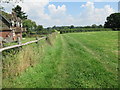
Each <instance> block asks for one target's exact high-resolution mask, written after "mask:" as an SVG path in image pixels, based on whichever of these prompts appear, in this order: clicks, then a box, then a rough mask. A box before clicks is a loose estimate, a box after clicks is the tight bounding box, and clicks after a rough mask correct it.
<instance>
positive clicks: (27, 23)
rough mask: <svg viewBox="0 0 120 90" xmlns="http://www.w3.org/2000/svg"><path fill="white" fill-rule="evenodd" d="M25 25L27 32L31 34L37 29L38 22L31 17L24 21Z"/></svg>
mask: <svg viewBox="0 0 120 90" xmlns="http://www.w3.org/2000/svg"><path fill="white" fill-rule="evenodd" d="M23 27H25V28H26V30H27V31H26V33H27V34H28V35H30V34H31V33H32V32H34V31H36V27H37V25H36V23H35V22H34V21H32V20H30V19H26V20H24V21H23Z"/></svg>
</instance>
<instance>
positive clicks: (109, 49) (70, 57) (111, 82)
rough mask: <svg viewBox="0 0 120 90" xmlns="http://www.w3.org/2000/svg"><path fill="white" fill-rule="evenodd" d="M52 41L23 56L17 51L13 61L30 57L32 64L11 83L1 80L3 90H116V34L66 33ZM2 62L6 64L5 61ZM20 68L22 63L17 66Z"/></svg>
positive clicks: (30, 50)
mask: <svg viewBox="0 0 120 90" xmlns="http://www.w3.org/2000/svg"><path fill="white" fill-rule="evenodd" d="M54 37H55V36H54ZM54 37H51V38H50V37H49V39H48V41H47V42H44V41H43V42H44V43H42V44H41V43H40V47H36V45H35V44H33V45H32V46H35V47H32V46H29V47H28V48H27V47H25V49H23V50H24V52H25V53H23V52H22V51H21V52H22V53H21V55H19V54H18V55H19V56H17V58H18V57H19V58H20V57H22V58H23V56H22V55H25V54H26V56H25V57H26V59H25V58H23V59H24V60H29V59H28V57H31V59H32V58H33V59H32V60H33V61H34V62H36V64H34V65H33V66H31V67H28V68H27V69H26V70H25V71H20V72H22V73H21V74H20V75H18V76H13V77H14V79H13V78H10V77H7V78H4V79H3V87H6V88H10V87H12V88H45V87H46V88H47V87H49V88H65V87H67V88H108V87H109V88H117V87H118V80H117V78H118V76H117V68H118V32H112V31H108V32H87V33H85V32H83V33H70V34H62V35H58V36H57V37H56V39H54ZM53 40H55V41H53ZM35 51H36V52H35ZM27 53H28V54H27ZM33 53H36V54H33ZM32 55H34V56H32ZM9 57H10V56H9ZM4 60H5V61H4V63H6V62H7V59H6V58H5V59H4ZM20 60H21V59H20ZM8 61H11V60H10V59H9V60H8ZM13 61H14V60H13ZM16 61H17V59H16ZM22 62H25V61H22ZM34 62H32V63H34ZM32 63H31V64H32ZM6 65H7V64H6ZM22 65H24V63H21V66H22ZM25 66H26V65H25ZM16 68H17V66H16ZM7 69H8V68H7Z"/></svg>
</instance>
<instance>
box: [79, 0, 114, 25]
mask: <svg viewBox="0 0 120 90" xmlns="http://www.w3.org/2000/svg"><path fill="white" fill-rule="evenodd" d="M81 7H83V8H84V9H85V10H84V11H83V12H81V13H80V17H81V18H82V20H81V21H82V22H83V23H84V24H103V23H104V22H105V19H106V17H107V16H109V15H110V14H111V13H114V12H115V10H114V9H113V8H111V7H110V5H105V6H104V7H103V8H96V7H95V5H94V3H93V2H87V3H86V4H85V5H82V6H81ZM85 21H86V22H85Z"/></svg>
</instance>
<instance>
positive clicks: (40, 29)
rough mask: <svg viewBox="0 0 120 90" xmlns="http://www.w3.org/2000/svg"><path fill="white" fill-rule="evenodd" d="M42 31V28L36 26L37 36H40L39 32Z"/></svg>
mask: <svg viewBox="0 0 120 90" xmlns="http://www.w3.org/2000/svg"><path fill="white" fill-rule="evenodd" d="M42 30H43V26H42V25H38V26H37V28H36V31H37V33H38V34H40V32H41V31H42Z"/></svg>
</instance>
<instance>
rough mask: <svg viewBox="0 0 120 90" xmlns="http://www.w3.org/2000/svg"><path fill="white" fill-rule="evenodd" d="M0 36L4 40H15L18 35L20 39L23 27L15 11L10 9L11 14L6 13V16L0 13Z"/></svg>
mask: <svg viewBox="0 0 120 90" xmlns="http://www.w3.org/2000/svg"><path fill="white" fill-rule="evenodd" d="M0 22H1V25H2V26H1V28H0V37H1V38H3V40H4V41H6V42H12V41H16V40H17V38H18V37H20V39H22V32H23V31H25V28H23V27H22V20H21V19H20V18H19V17H17V16H16V13H15V12H14V11H12V14H8V15H7V17H5V16H4V15H2V14H0Z"/></svg>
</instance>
